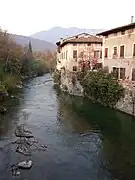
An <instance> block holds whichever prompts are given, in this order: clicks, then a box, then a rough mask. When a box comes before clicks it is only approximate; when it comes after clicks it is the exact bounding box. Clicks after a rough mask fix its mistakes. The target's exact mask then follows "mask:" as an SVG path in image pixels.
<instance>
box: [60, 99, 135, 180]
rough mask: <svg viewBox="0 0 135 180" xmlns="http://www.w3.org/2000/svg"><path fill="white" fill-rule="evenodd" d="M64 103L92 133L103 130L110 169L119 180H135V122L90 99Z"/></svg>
mask: <svg viewBox="0 0 135 180" xmlns="http://www.w3.org/2000/svg"><path fill="white" fill-rule="evenodd" d="M63 100H65V105H66V106H67V107H69V106H70V108H69V109H72V111H74V113H76V114H77V115H78V116H79V117H80V119H81V117H82V118H83V119H84V121H88V122H89V123H90V126H91V128H92V129H97V130H100V132H101V133H100V138H101V140H102V148H103V151H102V158H103V161H104V162H103V164H104V163H105V165H106V168H107V169H109V171H110V172H111V173H112V174H113V175H114V176H116V177H117V178H119V179H122V180H128V179H130V180H133V179H135V171H134V168H135V121H133V120H132V117H131V116H128V115H125V114H122V113H120V112H117V111H114V110H111V109H108V108H104V107H102V106H100V105H98V104H93V103H91V102H90V101H88V100H86V99H85V100H82V99H80V98H74V97H69V96H68V98H67V99H65V97H63Z"/></svg>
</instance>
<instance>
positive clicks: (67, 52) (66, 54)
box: [66, 51, 68, 59]
mask: <svg viewBox="0 0 135 180" xmlns="http://www.w3.org/2000/svg"><path fill="white" fill-rule="evenodd" d="M67 53H68V51H66V59H67Z"/></svg>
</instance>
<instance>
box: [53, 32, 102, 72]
mask: <svg viewBox="0 0 135 180" xmlns="http://www.w3.org/2000/svg"><path fill="white" fill-rule="evenodd" d="M56 45H57V69H58V70H61V69H62V68H65V69H66V70H67V71H70V72H76V71H79V70H81V68H82V67H84V66H85V67H86V68H88V69H91V68H92V67H94V65H95V64H97V63H99V65H100V63H101V62H102V39H101V38H99V37H96V36H93V35H90V34H87V33H82V34H78V35H76V36H73V37H69V38H66V39H63V40H61V41H59V42H57V43H56Z"/></svg>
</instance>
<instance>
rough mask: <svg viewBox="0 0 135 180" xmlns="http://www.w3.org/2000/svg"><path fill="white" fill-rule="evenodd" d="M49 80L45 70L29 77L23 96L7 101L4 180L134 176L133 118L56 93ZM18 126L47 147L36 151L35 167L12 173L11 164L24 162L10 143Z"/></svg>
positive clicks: (0, 145) (0, 162) (1, 142)
mask: <svg viewBox="0 0 135 180" xmlns="http://www.w3.org/2000/svg"><path fill="white" fill-rule="evenodd" d="M50 78H51V77H50V75H49V74H47V75H45V76H42V77H37V78H34V79H31V80H28V81H26V82H25V86H24V89H23V91H22V92H20V93H18V95H17V96H18V97H19V100H18V98H17V99H16V98H13V99H12V100H10V102H7V104H6V106H7V107H8V112H7V114H5V115H3V116H1V120H0V157H1V158H0V180H12V179H19V180H72V179H73V180H83V179H84V180H116V179H117V180H118V179H120V180H133V179H135V171H134V169H135V123H134V119H132V118H131V117H130V116H128V115H125V114H123V113H120V112H117V111H114V110H111V109H108V108H104V107H102V106H100V105H98V104H93V103H92V102H90V101H88V100H87V99H82V98H77V97H76V98H75V97H70V96H68V95H63V94H61V93H58V92H56V91H55V89H54V88H53V82H52V81H48V82H45V81H46V80H48V79H50ZM18 124H24V125H25V127H26V128H27V129H29V130H31V131H32V132H33V134H34V136H35V137H36V138H37V139H39V140H40V142H41V143H42V144H45V145H47V147H48V148H47V150H46V151H45V152H41V151H40V152H39V151H35V152H33V154H32V156H31V157H30V159H32V161H33V166H32V168H31V169H30V170H21V171H20V172H21V174H20V176H18V177H13V176H12V174H11V170H10V165H11V164H15V163H17V162H19V161H22V160H26V157H25V156H23V155H20V154H17V153H16V152H15V149H14V147H13V145H11V144H9V143H10V142H12V141H14V140H15V135H14V129H15V127H16V126H17V125H18ZM8 144H9V145H8ZM27 158H28V157H27Z"/></svg>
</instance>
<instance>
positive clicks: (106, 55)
mask: <svg viewBox="0 0 135 180" xmlns="http://www.w3.org/2000/svg"><path fill="white" fill-rule="evenodd" d="M107 57H108V48H105V58H107Z"/></svg>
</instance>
